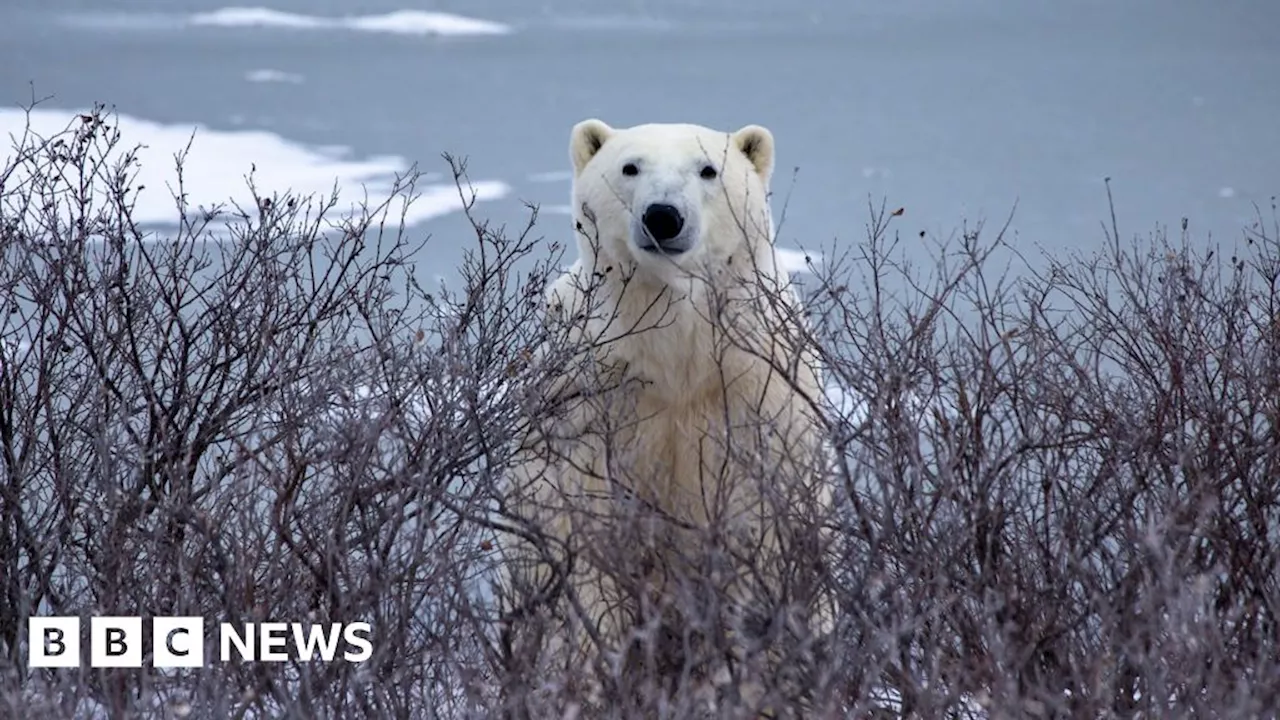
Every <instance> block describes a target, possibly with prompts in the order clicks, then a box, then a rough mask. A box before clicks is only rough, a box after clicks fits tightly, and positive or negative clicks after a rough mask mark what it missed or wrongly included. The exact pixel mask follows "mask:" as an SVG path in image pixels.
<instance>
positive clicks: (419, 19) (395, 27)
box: [188, 7, 511, 36]
mask: <svg viewBox="0 0 1280 720" xmlns="http://www.w3.org/2000/svg"><path fill="white" fill-rule="evenodd" d="M188 22H189V23H190V24H191V25H196V26H207V27H222V28H247V27H258V28H278V29H288V30H358V31H361V32H375V33H389V34H393V35H449V36H462V35H506V34H508V33H510V32H511V27H510V26H508V25H504V24H502V23H497V22H492V21H490V20H480V19H477V18H470V17H465V16H462V15H453V14H451V13H441V12H425V11H422V10H397V11H395V12H390V13H386V14H383V15H347V16H344V17H320V16H317V15H299V14H297V13H287V12H281V11H279V10H271V9H269V8H261V7H227V8H222V9H219V10H214V11H213V12H207V13H198V14H196V15H193V16H191V18H190V19H189V20H188Z"/></svg>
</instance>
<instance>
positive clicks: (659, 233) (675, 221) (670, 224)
mask: <svg viewBox="0 0 1280 720" xmlns="http://www.w3.org/2000/svg"><path fill="white" fill-rule="evenodd" d="M640 222H641V223H642V224H643V225H644V229H645V231H646V232H647V233H648V234H649V237H651V238H653V241H654V244H655V247H652V248H650V247H646V248H645V249H646V250H649V249H654V250H659V249H660V250H668V251H676V252H683V251H684V250H687V249H688V248H686V247H684V246H682V245H680V244H678V243H671V242H670V241H671V240H674V239H675V238H677V237H679V236H680V231H681V230H683V229H684V215H682V214H681V213H680V210H679V209H678V208H677V207H676V206H674V205H668V204H667V203H654V204H652V205H650V206H649V207H647V208H645V209H644V215H643V216H641V218H640Z"/></svg>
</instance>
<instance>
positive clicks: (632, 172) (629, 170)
mask: <svg viewBox="0 0 1280 720" xmlns="http://www.w3.org/2000/svg"><path fill="white" fill-rule="evenodd" d="M622 174H623V175H626V176H627V177H635V176H636V175H639V174H640V168H638V167H636V164H635V163H627V164H626V165H623V166H622Z"/></svg>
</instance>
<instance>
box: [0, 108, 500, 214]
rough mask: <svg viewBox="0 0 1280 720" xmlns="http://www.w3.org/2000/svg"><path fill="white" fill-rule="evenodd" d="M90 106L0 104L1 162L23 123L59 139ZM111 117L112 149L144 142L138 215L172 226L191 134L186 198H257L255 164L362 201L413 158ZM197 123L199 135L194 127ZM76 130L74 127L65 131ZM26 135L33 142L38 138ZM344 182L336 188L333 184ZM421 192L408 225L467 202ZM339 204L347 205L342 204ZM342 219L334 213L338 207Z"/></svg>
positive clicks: (288, 185)
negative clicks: (5, 141) (115, 135)
mask: <svg viewBox="0 0 1280 720" xmlns="http://www.w3.org/2000/svg"><path fill="white" fill-rule="evenodd" d="M86 114H87V111H80V110H53V109H41V108H37V109H35V110H32V111H31V114H30V117H29V119H28V116H27V114H26V113H25V112H24V111H23V110H21V109H18V108H0V136H2V137H7V138H10V139H11V140H10V146H9V147H7V148H5V150H4V160H3V161H2V162H0V166H2V165H6V164H8V163H9V162H11V158H12V156H13V143H16V142H18V141H20V140H21V138H22V136H23V133H24V128H26V127H27V126H28V120H29V125H30V132H31V133H33V134H34V135H36V136H37V137H39V138H42V139H51V138H53V137H55V136H58V135H59V134H61V133H63V132H64V131H66V130H67V129H68V127H76V126H79V125H80V124H81V123H82V122H83V121H82V120H81V119H80V118H81V116H83V115H86ZM104 119H105V120H106V122H107V123H108V124H111V125H113V126H118V127H119V130H120V135H121V141H120V143H119V144H118V145H117V146H116V147H115V148H113V150H112V151H111V153H110V154H109V155H108V161H109V162H112V163H113V162H115V161H117V160H118V159H120V158H121V157H123V155H124V153H125V152H126V151H127V150H130V149H133V148H134V147H135V146H139V145H141V147H138V149H137V154H136V157H137V161H138V162H137V164H135V165H134V166H133V167H132V168H131V171H132V172H135V173H136V175H135V176H134V179H133V181H132V182H131V187H133V188H135V189H136V190H137V195H136V203H135V205H134V219H135V221H137V222H138V223H140V224H142V225H151V226H155V225H159V226H174V225H176V224H177V222H178V214H177V208H176V206H175V202H174V199H173V193H174V192H175V191H176V190H177V172H176V168H175V162H174V157H175V155H177V154H179V153H182V152H183V151H184V149H186V148H187V146H188V143H190V150H189V152H187V153H186V158H185V160H184V163H183V183H184V188H183V189H184V191H185V192H186V195H187V200H188V207H189V208H191V209H195V208H198V207H205V208H212V207H213V206H216V205H225V206H227V208H228V209H232V207H231V205H230V204H229V203H230V202H232V201H234V202H235V203H238V204H239V206H240V207H241V208H244V209H250V208H253V207H254V203H253V196H252V194H251V193H250V191H249V188H248V185H247V182H246V180H247V178H248V176H249V174H250V171H251V170H252V171H253V182H254V185H255V187H256V189H257V192H258V195H259V196H264V197H270V196H271V195H272V194H273V193H284V192H289V193H290V194H292V195H293V196H294V197H299V196H306V195H313V196H315V197H316V198H317V199H324V198H328V197H329V196H330V194H331V193H333V192H334V191H335V189H336V190H337V192H338V196H339V198H340V199H343V200H346V201H347V202H350V203H351V207H352V208H355V207H356V205H357V203H360V202H361V201H364V200H365V199H366V198H367V200H368V203H369V204H370V205H371V206H372V205H375V204H378V203H381V202H382V201H384V200H386V199H387V198H389V197H390V196H391V192H392V190H393V188H394V184H395V181H396V176H397V174H399V173H404V172H406V171H407V170H409V167H410V165H409V163H408V162H407V161H406V160H405V159H404V158H402V157H399V156H396V155H374V156H368V157H353V155H352V153H351V150H350V148H346V147H340V146H322V147H314V146H307V145H303V144H300V143H296V142H293V141H290V140H286V139H285V138H283V137H281V136H279V135H276V134H274V133H270V132H266V131H263V130H231V131H225V130H212V129H209V128H208V127H206V126H204V125H201V124H198V123H180V124H171V125H165V124H160V123H156V122H152V121H150V120H144V119H140V118H136V117H131V116H129V115H124V114H118V115H115V114H113V115H107V116H105V118H104ZM193 133H194V135H193ZM66 138H67V139H70V136H66ZM28 142H31V141H30V140H29V141H28ZM29 172H30V166H29V165H28V166H23V167H19V168H18V169H17V171H16V173H15V177H11V178H9V182H8V183H7V184H8V186H9V187H11V188H12V187H16V186H17V183H19V182H22V181H23V180H24V179H25V178H26V177H28V176H29ZM335 183H336V188H335ZM471 189H472V190H474V192H475V196H476V199H477V201H482V202H483V201H491V200H499V199H501V198H503V197H505V196H506V195H507V193H508V192H510V188H509V186H508V185H507V184H506V183H504V182H500V181H497V180H484V181H477V182H473V183H472V185H471ZM414 191H415V194H416V195H417V197H416V199H414V201H413V203H412V204H411V205H409V207H408V209H407V210H406V211H405V216H404V221H405V224H406V225H414V224H417V223H421V222H425V221H427V220H431V219H434V218H437V217H440V216H443V215H448V214H450V213H454V212H458V211H460V210H462V209H463V203H462V200H461V198H459V196H458V189H457V188H456V187H455V186H454V185H453V183H452V181H450V182H448V183H437V184H425V185H424V184H420V185H418V186H417V187H415V188H414ZM402 209H403V206H402V205H401V204H400V203H399V202H395V203H392V204H391V205H390V207H389V213H390V218H389V219H390V220H392V221H393V222H396V221H398V220H399V217H400V211H401V210H402ZM334 210H335V211H341V210H343V207H342V206H341V205H339V206H338V207H335V208H334ZM335 219H336V217H335Z"/></svg>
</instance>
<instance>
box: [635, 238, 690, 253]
mask: <svg viewBox="0 0 1280 720" xmlns="http://www.w3.org/2000/svg"><path fill="white" fill-rule="evenodd" d="M638 246H639V248H640V249H641V250H643V251H644V252H647V253H649V254H651V255H673V256H674V255H683V254H684V253H686V252H688V250H689V247H688V246H687V245H686V244H685V243H682V242H679V241H677V240H676V239H672V240H668V241H666V242H657V241H655V240H653V239H652V238H647V237H646V238H645V239H644V240H641V241H640V242H639V243H638Z"/></svg>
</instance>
